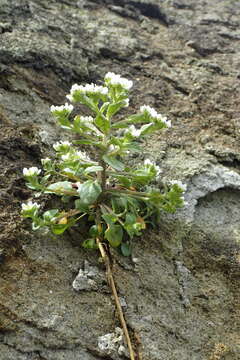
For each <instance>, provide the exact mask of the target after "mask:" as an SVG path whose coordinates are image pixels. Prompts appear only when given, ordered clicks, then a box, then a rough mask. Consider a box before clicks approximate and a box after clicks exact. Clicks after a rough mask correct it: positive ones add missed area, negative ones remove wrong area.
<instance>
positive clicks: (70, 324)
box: [0, 0, 240, 360]
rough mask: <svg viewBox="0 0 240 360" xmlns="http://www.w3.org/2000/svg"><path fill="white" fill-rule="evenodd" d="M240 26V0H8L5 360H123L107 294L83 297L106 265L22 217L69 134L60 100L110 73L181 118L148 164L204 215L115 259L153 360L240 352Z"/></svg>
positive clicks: (0, 198)
mask: <svg viewBox="0 0 240 360" xmlns="http://www.w3.org/2000/svg"><path fill="white" fill-rule="evenodd" d="M239 28H240V2H239V0H231V1H229V0H198V1H195V0H161V1H160V0H131V1H129V0H95V1H93V0H80V1H71V0H58V1H55V0H53V1H47V0H0V37H1V41H0V124H1V125H0V126H1V132H0V159H1V169H2V170H1V174H0V185H1V188H0V208H1V210H0V230H1V233H0V267H1V269H0V270H1V277H0V308H1V312H0V360H13V359H14V360H40V359H44V360H65V359H68V360H78V359H79V360H96V359H103V358H105V359H113V360H116V359H118V357H119V356H120V355H119V354H116V355H114V354H115V353H112V354H111V355H108V354H107V353H106V354H104V352H102V350H101V349H99V347H98V339H99V338H101V337H102V336H104V335H106V334H111V333H114V330H115V328H116V326H118V322H117V319H116V315H115V311H114V305H113V302H112V299H111V296H110V294H109V292H108V291H106V287H102V288H101V287H96V289H95V288H92V289H91V288H89V289H88V288H87V289H85V290H84V291H80V292H76V291H74V290H73V289H72V283H73V281H74V279H75V278H76V276H77V274H78V271H79V269H81V268H82V267H83V265H84V261H85V260H86V259H88V262H89V264H90V266H93V267H96V266H98V267H99V266H100V265H99V264H98V262H97V256H96V254H92V253H86V251H84V250H83V249H82V248H81V246H80V242H81V240H82V235H81V233H80V232H79V233H78V234H76V233H73V232H70V233H68V234H67V235H66V236H64V237H59V238H58V239H55V238H53V237H51V236H49V235H46V234H41V233H40V234H39V233H38V234H36V233H34V234H33V233H32V232H31V231H30V228H29V225H28V223H26V222H23V221H22V220H21V218H20V216H19V211H20V204H21V202H22V201H25V200H27V199H29V198H30V197H31V192H30V191H29V190H28V189H27V188H26V187H25V186H24V181H23V178H22V168H23V167H30V166H39V164H40V158H41V157H44V156H46V154H51V144H52V143H53V141H55V140H56V139H59V138H60V137H62V136H64V134H62V132H60V131H59V129H58V128H57V127H56V125H55V123H54V121H53V119H52V117H51V116H50V113H49V106H50V105H52V104H54V105H60V104H62V103H63V102H65V94H66V92H67V91H68V90H69V88H70V86H71V85H72V84H73V83H75V82H77V83H81V82H89V81H99V79H101V78H102V77H103V75H104V73H106V72H107V71H113V72H116V73H121V74H122V75H123V76H126V77H128V78H130V79H132V80H134V85H135V86H134V88H133V91H132V102H131V105H130V108H129V110H130V111H134V110H135V109H137V108H138V107H139V106H140V105H141V104H143V103H145V104H149V105H152V106H153V107H155V108H156V109H157V110H158V111H159V112H162V113H164V114H166V115H168V117H169V118H170V119H171V120H172V123H173V127H172V128H171V129H169V130H167V131H166V132H165V136H163V135H162V134H160V135H159V136H157V135H156V136H155V137H153V138H152V139H150V140H148V142H146V146H145V152H144V154H143V155H142V156H143V157H144V156H148V157H152V158H154V159H155V160H156V161H157V162H158V163H159V165H161V167H162V169H163V176H164V177H168V178H169V177H170V178H171V179H182V180H183V181H185V182H186V183H187V184H188V189H187V193H186V199H187V201H188V206H186V208H185V209H183V210H182V211H181V212H179V213H178V214H177V216H175V217H173V218H170V217H165V218H163V220H162V221H161V224H160V226H159V229H158V230H157V231H155V232H149V231H148V232H146V234H145V235H144V238H143V239H142V240H139V241H137V242H136V243H135V248H134V258H135V260H136V261H135V262H134V263H132V262H131V261H129V260H127V259H122V258H119V259H118V261H117V263H116V266H115V275H116V279H117V283H118V288H119V291H120V296H121V297H123V298H124V299H125V301H126V306H125V307H124V308H125V314H126V319H127V323H128V325H129V327H130V328H131V331H132V336H133V338H134V334H135V338H136V339H138V340H140V344H139V346H138V347H139V352H141V353H142V359H143V360H170V359H171V360H177V359H181V360H190V359H191V360H210V359H211V360H216V359H221V360H239V359H240V342H239V330H240V303H239V295H240V294H239V279H240V245H239V241H240V225H239V210H240V201H239V200H240V171H239V170H240V165H239V164H240V153H239V145H240V142H239V140H240V120H239V117H240V107H239V101H238V99H239V89H240V85H239V81H240V72H239V63H240V60H239V52H240V41H239V40H240V31H239ZM43 206H44V205H43ZM101 271H102V269H101ZM219 354H220V355H219Z"/></svg>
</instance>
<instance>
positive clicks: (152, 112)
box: [140, 105, 171, 127]
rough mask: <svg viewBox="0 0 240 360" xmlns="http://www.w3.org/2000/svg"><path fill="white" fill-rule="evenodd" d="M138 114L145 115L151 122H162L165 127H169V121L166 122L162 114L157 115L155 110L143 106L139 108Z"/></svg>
mask: <svg viewBox="0 0 240 360" xmlns="http://www.w3.org/2000/svg"><path fill="white" fill-rule="evenodd" d="M140 112H141V113H142V114H144V113H145V114H147V115H148V116H150V117H151V118H152V119H153V120H156V121H161V122H163V123H164V124H165V125H166V126H167V127H170V126H171V121H170V120H167V118H166V116H163V115H162V114H158V113H157V111H156V110H155V109H153V108H152V107H151V106H148V105H143V106H141V107H140Z"/></svg>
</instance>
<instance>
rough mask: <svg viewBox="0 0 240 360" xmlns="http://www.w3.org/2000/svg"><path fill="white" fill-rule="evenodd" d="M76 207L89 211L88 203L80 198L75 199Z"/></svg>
mask: <svg viewBox="0 0 240 360" xmlns="http://www.w3.org/2000/svg"><path fill="white" fill-rule="evenodd" d="M75 208H76V209H77V210H80V211H82V212H88V211H89V207H88V205H87V204H84V203H83V202H82V201H81V200H80V199H77V200H75Z"/></svg>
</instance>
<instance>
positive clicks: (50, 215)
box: [43, 209, 59, 222]
mask: <svg viewBox="0 0 240 360" xmlns="http://www.w3.org/2000/svg"><path fill="white" fill-rule="evenodd" d="M58 213H59V211H58V209H52V210H48V211H45V213H43V220H44V221H46V222H50V221H52V219H53V218H54V217H56V215H57V214H58Z"/></svg>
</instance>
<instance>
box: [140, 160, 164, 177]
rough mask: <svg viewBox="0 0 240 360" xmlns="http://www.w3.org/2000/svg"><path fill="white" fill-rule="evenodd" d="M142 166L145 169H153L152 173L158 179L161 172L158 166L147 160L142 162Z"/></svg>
mask: <svg viewBox="0 0 240 360" xmlns="http://www.w3.org/2000/svg"><path fill="white" fill-rule="evenodd" d="M144 165H145V166H146V167H147V168H150V169H154V171H155V172H156V177H158V176H159V175H160V174H161V172H162V170H161V169H160V167H159V166H158V165H156V164H155V163H154V162H152V161H151V160H149V159H145V160H144Z"/></svg>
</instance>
